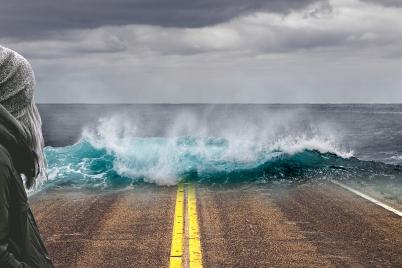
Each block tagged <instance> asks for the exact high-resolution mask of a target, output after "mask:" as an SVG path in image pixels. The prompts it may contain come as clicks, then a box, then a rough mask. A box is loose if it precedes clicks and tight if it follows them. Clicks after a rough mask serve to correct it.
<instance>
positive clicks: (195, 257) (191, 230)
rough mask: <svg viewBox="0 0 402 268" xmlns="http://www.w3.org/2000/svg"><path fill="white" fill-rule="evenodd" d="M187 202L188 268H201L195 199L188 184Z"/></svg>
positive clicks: (192, 188) (193, 190)
mask: <svg viewBox="0 0 402 268" xmlns="http://www.w3.org/2000/svg"><path fill="white" fill-rule="evenodd" d="M187 202H188V203H187V215H188V219H189V222H188V238H189V243H188V245H189V246H188V247H189V248H188V251H189V266H190V268H202V253H201V242H200V232H199V226H198V215H197V197H196V194H195V188H194V186H193V185H192V184H190V185H189V187H188V194H187Z"/></svg>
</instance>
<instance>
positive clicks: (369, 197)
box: [331, 180, 402, 217]
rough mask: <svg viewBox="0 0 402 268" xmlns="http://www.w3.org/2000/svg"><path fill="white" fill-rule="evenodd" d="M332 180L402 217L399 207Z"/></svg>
mask: <svg viewBox="0 0 402 268" xmlns="http://www.w3.org/2000/svg"><path fill="white" fill-rule="evenodd" d="M331 182H332V183H335V184H336V185H338V186H340V187H342V188H344V189H346V190H348V191H350V192H352V193H354V194H356V195H358V196H360V197H363V198H364V199H366V200H368V201H370V202H372V203H374V204H376V205H378V206H380V207H382V208H384V209H386V210H388V211H390V212H393V213H395V214H396V215H398V216H400V217H402V211H399V210H397V209H395V208H393V207H390V206H388V205H386V204H384V203H382V202H381V201H379V200H377V199H375V198H372V197H371V196H368V195H366V194H363V193H362V192H359V191H357V190H355V189H353V188H351V187H349V186H347V185H345V184H343V183H341V182H338V181H333V180H331Z"/></svg>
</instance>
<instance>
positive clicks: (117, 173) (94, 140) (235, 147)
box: [39, 104, 402, 189]
mask: <svg viewBox="0 0 402 268" xmlns="http://www.w3.org/2000/svg"><path fill="white" fill-rule="evenodd" d="M39 111H40V113H41V116H42V120H43V131H44V137H45V141H46V145H47V147H46V149H45V152H46V158H47V161H48V173H49V179H48V180H47V181H45V182H43V183H42V185H41V187H46V186H58V187H62V186H63V185H68V186H73V187H78V188H81V187H91V188H99V189H104V188H113V187H118V188H119V187H128V186H131V185H135V184H136V183H155V184H158V185H174V184H176V183H178V182H179V181H180V180H195V181H200V182H204V183H212V184H227V183H239V182H240V183H259V184H265V183H294V182H297V183H299V182H305V181H311V180H323V179H324V180H326V179H342V180H366V181H367V180H369V181H370V180H371V181H374V180H378V181H391V182H392V183H395V182H398V183H399V182H401V178H402V167H401V165H402V105H324V104H323V105H279V104H278V105H251V104H250V105H245V104H233V105H204V104H192V105H190V104H189V105H173V104H163V105H162V104H154V105H138V104H137V105H134V104H133V105H121V104H120V105H88V104H42V105H39Z"/></svg>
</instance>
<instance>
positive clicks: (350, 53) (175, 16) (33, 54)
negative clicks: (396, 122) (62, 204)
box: [0, 0, 402, 103]
mask: <svg viewBox="0 0 402 268" xmlns="http://www.w3.org/2000/svg"><path fill="white" fill-rule="evenodd" d="M0 6H1V8H0V44H1V45H3V46H6V47H9V48H11V49H14V50H16V51H17V52H19V53H20V54H22V55H23V56H25V57H26V58H27V59H28V60H30V62H31V64H32V66H33V68H34V71H35V74H36V78H37V90H36V100H37V101H38V102H91V103H98V102H125V103H127V102H137V103H138V102H139V103H150V102H152V103H154V102H169V103H172V102H173V103H177V102H252V103H254V102H257V103H272V102H274V103H278V102H309V103H314V102H326V103H327V102H331V103H337V102H402V1H401V0H328V1H327V0H247V1H245V0H68V1H64V0H35V1H26V0H0Z"/></svg>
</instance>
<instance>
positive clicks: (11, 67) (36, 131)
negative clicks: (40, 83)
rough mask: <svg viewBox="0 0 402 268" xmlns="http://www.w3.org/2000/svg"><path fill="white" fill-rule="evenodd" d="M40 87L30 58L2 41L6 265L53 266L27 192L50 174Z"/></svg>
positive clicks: (0, 231)
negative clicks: (35, 95) (38, 94)
mask: <svg viewBox="0 0 402 268" xmlns="http://www.w3.org/2000/svg"><path fill="white" fill-rule="evenodd" d="M34 86H35V78H34V74H33V72H32V68H31V66H30V64H29V63H28V61H27V60H25V59H24V58H23V57H22V56H20V55H19V54H17V53H16V52H14V51H12V50H10V49H7V48H5V47H2V46H0V267H1V268H8V267H10V268H17V267H18V268H25V267H32V268H34V267H40V268H48V267H53V264H52V261H51V260H50V258H49V256H48V252H47V250H46V247H45V245H44V243H43V240H42V238H41V236H40V234H39V230H38V226H37V224H36V222H35V219H34V217H33V214H32V211H31V209H30V207H29V205H28V199H27V192H26V189H32V188H33V187H35V184H36V182H37V180H38V179H41V178H42V177H43V176H46V170H45V169H46V163H45V158H44V156H43V137H42V132H41V121H40V116H39V113H38V110H37V108H36V105H35V103H34V99H33V90H34ZM24 185H25V187H24Z"/></svg>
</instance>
